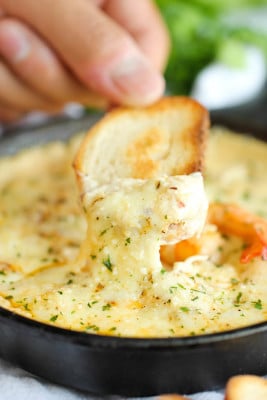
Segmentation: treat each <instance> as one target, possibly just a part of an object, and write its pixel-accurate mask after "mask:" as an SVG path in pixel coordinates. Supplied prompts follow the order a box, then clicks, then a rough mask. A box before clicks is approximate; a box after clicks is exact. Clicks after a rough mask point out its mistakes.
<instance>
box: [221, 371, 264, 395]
mask: <svg viewBox="0 0 267 400" xmlns="http://www.w3.org/2000/svg"><path fill="white" fill-rule="evenodd" d="M266 399H267V381H266V379H264V378H260V377H259V376H255V375H239V376H234V377H233V378H231V379H230V380H229V381H228V383H227V386H226V391H225V400H266Z"/></svg>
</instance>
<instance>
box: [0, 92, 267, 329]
mask: <svg viewBox="0 0 267 400" xmlns="http://www.w3.org/2000/svg"><path fill="white" fill-rule="evenodd" d="M166 101H167V103H166ZM168 101H170V103H168ZM162 104H163V105H164V104H165V107H163V109H162V108H161V107H160V105H161V106H162ZM174 105H175V106H174ZM153 107H158V109H157V108H154V110H155V114H153V118H145V120H146V121H147V122H146V123H147V124H150V125H149V126H150V128H151V125H153V127H154V129H152V130H151V129H150V132H151V136H148V137H147V138H146V140H144V141H142V140H141V141H140V143H139V142H138V143H139V145H138V146H135V147H133V150H132V151H129V152H128V156H129V158H130V159H131V160H132V164H131V165H132V166H133V167H134V169H135V172H136V175H134V176H133V178H134V179H136V180H135V181H134V182H133V181H132V178H131V177H129V175H127V174H128V172H129V171H128V169H127V168H125V169H124V168H123V167H122V165H121V164H120V162H121V161H120V160H121V158H120V155H121V154H122V153H120V154H119V152H118V153H117V155H119V157H114V158H113V159H112V157H113V153H112V149H113V144H115V139H114V138H115V137H118V139H116V140H117V142H116V143H117V144H118V146H119V147H117V148H116V149H117V150H118V149H119V148H121V149H123V148H124V147H123V146H124V140H126V138H127V137H128V136H127V135H126V134H125V133H127V132H129V131H130V129H131V127H132V126H135V124H136V123H137V121H138V118H139V117H138V112H139V111H136V112H134V110H128V111H125V113H126V114H124V113H122V114H119V115H121V117H122V120H121V119H119V121H120V124H119V125H116V118H115V116H116V115H118V114H117V112H112V114H111V117H107V118H108V120H107V119H106V120H104V121H106V122H104V127H103V122H102V123H100V124H102V125H101V129H104V130H101V129H100V128H99V129H100V132H102V133H101V135H104V134H107V137H110V141H109V142H108V143H107V144H106V147H104V143H106V139H105V141H104V142H103V141H102V138H103V137H104V136H105V135H104V136H101V135H100V136H98V133H97V134H96V135H95V136H94V139H93V136H92V139H86V140H87V143H88V145H86V147H84V145H83V147H82V149H84V148H86V149H87V150H88V151H89V152H91V151H92V153H90V154H89V158H86V160H87V161H88V160H89V161H90V160H91V161H90V162H91V163H92V165H91V166H90V165H89V164H86V171H88V172H90V174H91V173H92V174H95V175H94V177H97V180H95V182H92V179H87V178H86V179H85V178H84V177H83V176H82V179H83V181H82V182H81V180H80V183H79V184H80V186H79V190H80V191H81V190H82V192H83V193H86V194H85V195H84V196H83V206H84V207H85V210H84V211H85V212H84V214H83V212H81V208H80V207H81V206H80V204H79V202H78V197H79V195H78V191H77V189H76V184H75V177H74V173H73V170H72V168H71V163H72V160H73V157H74V154H75V153H76V152H77V149H78V148H79V146H80V140H81V139H80V138H75V139H73V140H72V141H71V142H70V143H68V144H63V143H52V144H50V145H47V146H44V147H40V148H35V149H30V150H27V151H24V152H22V153H21V154H18V155H17V156H15V157H7V158H5V159H3V160H1V161H0V196H1V197H0V242H1V246H0V265H1V268H0V271H1V282H0V293H1V295H2V297H1V305H2V306H3V307H5V308H8V309H10V310H13V311H15V312H16V313H19V314H22V315H25V316H27V317H29V318H33V319H36V320H38V321H42V322H45V323H50V324H53V325H56V326H60V327H65V328H67V329H73V330H79V331H84V332H89V333H99V334H108V335H118V336H135V337H167V336H186V335H196V334H203V333H212V332H219V331H224V330H228V329H234V328H237V327H241V326H246V325H249V324H253V323H257V322H260V321H265V320H266V304H267V294H266V290H265V287H266V279H267V275H266V261H265V260H264V258H265V236H264V234H262V232H261V228H262V227H265V222H264V217H265V216H266V215H267V205H266V199H267V190H266V184H265V171H266V159H267V147H266V145H265V144H264V143H261V142H259V141H257V140H255V139H252V138H249V137H244V136H239V135H235V134H233V133H230V132H227V131H220V130H214V131H213V132H212V133H211V135H210V138H209V141H208V148H207V153H206V162H205V188H206V191H207V195H208V198H209V200H210V204H211V206H210V208H209V212H208V220H207V223H206V224H205V227H204V230H203V232H202V233H200V232H201V230H202V226H203V223H204V219H205V214H206V206H207V203H206V199H205V195H204V190H203V185H202V179H201V175H200V173H199V172H196V171H197V170H198V169H199V165H200V164H201V161H202V159H203V150H202V149H201V147H199V145H198V144H199V143H202V142H203V141H204V138H205V135H204V134H203V131H205V130H206V126H207V114H206V111H205V110H204V109H203V108H202V107H201V106H199V105H197V104H196V103H195V102H193V101H191V100H189V99H184V98H181V99H173V100H163V103H159V104H158V105H157V106H153ZM153 107H152V109H153ZM156 110H157V111H156ZM163 110H165V112H166V117H164V118H163V116H162V112H163ZM146 112H148V110H146V111H144V113H146ZM114 113H115V114H114ZM112 115H113V116H114V117H113V116H112ZM142 115H143V114H142ZM170 115H173V119H169V116H170ZM181 115H182V116H183V118H181ZM167 116H168V118H167ZM174 116H175V117H174ZM121 117H120V118H121ZM113 118H114V119H113ZM142 118H144V115H143V117H142ZM161 118H163V122H162V125H160V124H161V122H160V121H161ZM175 118H176V119H175ZM107 121H109V123H111V122H112V121H113V122H114V121H115V122H114V125H113V128H112V129H114V131H112V129H111V127H109V129H108V131H106V130H105V124H106V123H107ZM167 121H170V122H169V124H168V123H167ZM139 126H141V125H139ZM142 126H143V125H142ZM159 126H160V130H159ZM177 126H179V129H178V131H179V132H180V133H179V138H178V139H179V140H178V139H177V143H178V142H179V141H181V140H182V146H183V147H185V146H188V147H187V149H188V153H186V154H187V155H188V157H187V159H183V160H181V163H180V164H179V162H180V158H179V155H181V154H184V153H183V152H181V151H180V150H179V148H178V147H177V149H175V150H174V151H173V153H172V157H173V158H172V160H173V161H172V164H171V165H170V166H168V168H170V169H167V167H166V169H164V168H165V167H164V162H165V161H166V159H168V157H167V154H168V149H169V148H173V147H172V146H173V144H174V142H173V135H174V131H175V130H177V128H176V127H177ZM164 127H165V130H164V129H163V128H164ZM97 129H98V128H97V127H96V128H94V132H95V131H96V130H97ZM115 129H118V130H115ZM172 130H173V131H172ZM183 130H184V131H183ZM162 131H164V133H163V134H162ZM94 132H93V134H94ZM182 132H186V135H185V133H184V134H183V133H182ZM91 133H92V132H91ZM170 133H171V134H170ZM109 134H110V136H109ZM134 134H136V133H134ZM157 135H158V136H157ZM89 138H90V136H89ZM98 138H100V139H101V140H99V143H98V146H99V147H97V157H98V158H97V157H96V158H94V157H95V153H94V151H93V150H92V149H93V147H92V146H91V144H90V145H89V143H90V140H92V141H94V140H96V141H97V140H98ZM151 138H158V141H157V140H155V141H153V140H152V141H151V140H150V139H151ZM193 138H198V141H195V139H194V140H193ZM200 138H201V140H200ZM88 140H89V141H88ZM83 143H85V142H83ZM170 143H171V145H169V144H170ZM175 143H176V142H175ZM145 145H147V147H146V149H148V151H147V152H146V153H145V156H143V155H142V153H141V150H142V149H143V148H144V146H145ZM100 150H101V151H100ZM117 150H116V151H117ZM81 151H82V150H80V152H79V154H81ZM83 151H84V150H83ZM197 151H198V153H197ZM137 154H138V164H136V159H137V158H136V155H137ZM100 156H101V157H100ZM76 160H79V157H78V158H76ZM80 160H81V158H80ZM111 160H113V161H114V162H113V161H112V162H111ZM149 160H150V162H148V161H149ZM160 160H163V162H161V161H160ZM176 160H177V161H176ZM192 160H197V161H198V162H194V163H190V161H192ZM122 164H123V163H122ZM158 164H159V165H160V168H161V169H159V170H157V168H158ZM33 165H34V168H33ZM83 165H84V164H83ZM118 165H119V166H118ZM185 165H191V166H190V168H189V169H185V170H182V167H183V166H185ZM107 166H109V167H110V166H113V167H114V168H113V169H111V168H107ZM155 166H156V168H155V169H154V167H155ZM78 168H79V166H78V165H77V161H76V170H78ZM87 168H88V169H87ZM101 168H103V174H102V173H101V174H100V171H101ZM116 168H120V171H123V172H124V173H125V174H126V176H123V177H122V178H123V179H124V178H125V179H126V180H127V179H130V181H131V182H130V184H129V185H128V184H122V182H121V181H117V182H115V183H116V185H115V183H114V177H115V178H116V176H117V175H118V174H117V172H118V170H116ZM147 168H148V169H147ZM171 168H173V173H172V172H171ZM175 168H177V170H175ZM180 168H181V170H180ZM7 171H8V174H7ZM86 171H84V170H81V171H80V173H86ZM91 171H92V172H91ZM144 171H145V173H147V171H149V173H148V174H147V175H140V174H144ZM104 172H105V173H104ZM158 172H159V175H160V176H159V175H157V174H158ZM112 173H114V174H113V175H112ZM177 174H184V175H183V176H180V175H178V176H177ZM187 174H188V175H187ZM185 175H186V176H185ZM99 176H101V177H103V181H101V182H99V178H98V177H99ZM80 178H81V176H80ZM105 179H107V181H108V182H109V181H112V182H113V183H112V185H114V186H112V188H110V187H108V186H109V185H108V182H107V181H105ZM85 184H86V186H83V185H85ZM114 187H115V188H116V190H114ZM136 188H138V190H136ZM140 188H141V191H140V190H139V189H140ZM171 188H177V189H171ZM178 188H179V190H178ZM122 193H123V194H122ZM142 193H143V195H142ZM103 196H105V197H104V199H103V198H102V197H103ZM159 198H160V199H163V201H162V203H161V200H160V201H159ZM105 199H106V200H105ZM133 199H134V200H133ZM95 200H97V201H95ZM127 202H128V205H127ZM147 203H149V205H150V206H149V207H144V204H147ZM101 204H102V206H101ZM129 204H130V205H131V206H130V207H129ZM151 204H152V205H153V207H152V210H151ZM173 204H175V207H174V209H173V207H172V206H173ZM232 204H233V205H234V206H232ZM196 207H199V208H198V212H197V213H196V212H195V210H196ZM216 207H219V209H220V211H221V212H220V213H217V212H216V213H215V216H214V215H213V212H212V210H214V209H215V208H216ZM140 210H143V211H144V213H143V214H142V217H143V219H142V218H141V220H140V221H139V220H138V222H139V225H138V226H136V225H135V224H136V222H135V221H136V216H138V218H139V219H140V216H141V211H140ZM155 210H156V211H157V212H156V213H154V211H155ZM165 210H166V211H165ZM229 213H230V214H229ZM109 214H112V215H109ZM155 215H158V217H157V218H156V219H153V218H155ZM100 216H101V219H102V217H103V216H105V217H106V218H104V220H105V221H106V222H105V226H104V225H103V228H102V225H101V223H102V224H103V221H100V218H99V217H100ZM144 216H145V217H146V218H147V221H146V223H147V225H146V224H145V223H144V220H145V218H144ZM108 217H109V218H108ZM111 217H112V218H111ZM165 217H166V218H165ZM97 218H99V219H97ZM131 218H132V219H131ZM138 218H137V219H138ZM169 218H171V219H170V220H169ZM177 218H178V219H179V221H180V222H181V221H184V222H183V223H179V224H177V226H176V225H175V226H173V230H172V229H170V228H169V225H170V224H172V223H173V220H174V219H177ZM190 218H192V220H191V221H192V224H190V223H189V220H190ZM86 219H88V220H91V221H92V223H91V224H90V227H89V230H88V232H86V230H87V229H86ZM215 219H216V220H215ZM111 220H112V221H111ZM232 220H233V221H234V222H235V224H234V226H233V224H230V227H229V221H232ZM109 221H111V222H109ZM151 221H152V222H153V224H151ZM128 222H130V223H131V229H130V230H129V234H126V232H127V223H128ZM162 223H164V224H166V225H164V227H163V228H162V230H163V231H164V232H161V231H160V234H159V229H160V228H161V224H162ZM168 223H169V224H168ZM244 224H245V225H244ZM258 227H260V229H259V228H258ZM141 228H142V229H143V231H142V235H143V236H142V238H143V239H144V240H142V241H141V239H140V241H139V242H138V237H139V235H136V231H137V232H138V233H140V229H141ZM165 228H168V229H166V231H165ZM264 229H265V228H264ZM264 229H263V233H264ZM114 230H117V231H116V234H115V235H114ZM89 232H90V237H88V233H89ZM146 232H148V234H147V236H146ZM149 235H152V244H153V246H152V245H151V246H150V241H149ZM155 236H157V239H158V241H157V242H156V240H155ZM178 236H179V237H178ZM119 237H120V238H122V237H123V240H118V238H119ZM177 237H178V240H180V241H179V243H176V241H177ZM93 238H94V239H93ZM86 243H87V244H86ZM144 243H147V245H146V246H145V248H143V247H144V246H143V244H144ZM81 245H82V251H80V250H79V249H80V246H81ZM163 245H164V246H165V247H163ZM116 246H118V247H116ZM141 246H142V250H141V251H140V250H139V252H138V251H137V250H136V249H137V248H139V249H140V248H141ZM155 246H157V247H155ZM159 247H161V258H160V257H159V255H158V248H159ZM155 248H157V252H155ZM245 248H246V249H247V250H245ZM116 249H119V250H116ZM245 251H247V253H246V252H245ZM142 252H143V253H142ZM244 252H245V253H244ZM244 254H245V256H244ZM144 255H145V257H144ZM127 257H129V258H131V263H127V260H128V258H127ZM133 259H136V262H132V261H133ZM152 259H153V260H155V264H153V263H149V264H148V260H152ZM140 263H142V265H141V267H140ZM120 265H125V266H126V267H125V268H120Z"/></svg>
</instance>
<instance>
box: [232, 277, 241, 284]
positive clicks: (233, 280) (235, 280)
mask: <svg viewBox="0 0 267 400" xmlns="http://www.w3.org/2000/svg"><path fill="white" fill-rule="evenodd" d="M231 283H232V284H233V285H237V284H238V283H239V282H238V280H237V279H236V278H232V279H231Z"/></svg>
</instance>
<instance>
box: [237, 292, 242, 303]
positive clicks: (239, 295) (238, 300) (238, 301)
mask: <svg viewBox="0 0 267 400" xmlns="http://www.w3.org/2000/svg"><path fill="white" fill-rule="evenodd" d="M241 297H242V292H239V293H238V295H237V296H236V298H235V304H239V303H240V300H241Z"/></svg>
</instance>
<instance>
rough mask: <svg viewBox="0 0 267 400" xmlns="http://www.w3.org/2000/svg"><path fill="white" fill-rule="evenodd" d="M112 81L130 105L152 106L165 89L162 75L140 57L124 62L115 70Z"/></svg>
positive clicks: (112, 73)
mask: <svg viewBox="0 0 267 400" xmlns="http://www.w3.org/2000/svg"><path fill="white" fill-rule="evenodd" d="M111 79H112V82H113V84H114V85H115V87H116V89H117V90H118V91H119V92H120V95H121V96H122V97H123V98H124V101H125V103H127V104H129V105H146V104H150V103H152V102H153V101H155V100H157V99H158V98H159V97H160V96H161V95H162V94H163V92H164V88H165V81H164V79H163V77H162V75H161V74H160V73H159V72H157V71H156V70H155V69H154V68H153V67H152V65H150V64H149V62H148V61H147V60H146V59H143V58H142V57H140V56H139V57H138V56H135V57H133V58H128V59H124V60H122V61H121V62H120V64H119V65H118V66H117V67H115V68H113V70H112V72H111Z"/></svg>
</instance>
